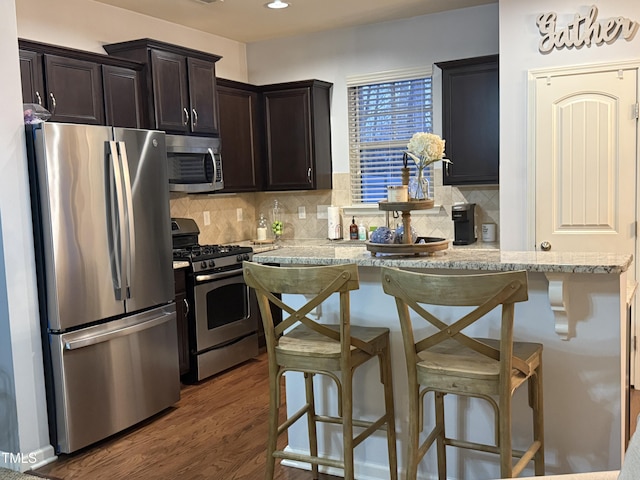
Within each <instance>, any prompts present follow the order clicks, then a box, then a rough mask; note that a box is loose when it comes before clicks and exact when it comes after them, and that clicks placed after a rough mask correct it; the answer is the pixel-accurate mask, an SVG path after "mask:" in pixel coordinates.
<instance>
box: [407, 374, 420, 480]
mask: <svg viewBox="0 0 640 480" xmlns="http://www.w3.org/2000/svg"><path fill="white" fill-rule="evenodd" d="M407 394H408V396H409V420H410V421H409V442H408V443H409V449H408V458H407V480H416V477H417V476H418V463H419V462H420V459H419V458H418V448H419V447H420V430H421V425H420V424H419V421H420V419H421V418H422V415H419V411H420V406H419V387H418V384H417V382H416V380H415V379H413V378H411V377H410V379H409V391H408V392H407Z"/></svg>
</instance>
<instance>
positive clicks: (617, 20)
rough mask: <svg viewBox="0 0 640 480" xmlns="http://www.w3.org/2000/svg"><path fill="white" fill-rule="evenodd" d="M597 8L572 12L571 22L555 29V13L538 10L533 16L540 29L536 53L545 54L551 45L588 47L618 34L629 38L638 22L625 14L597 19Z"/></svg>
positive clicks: (634, 31)
mask: <svg viewBox="0 0 640 480" xmlns="http://www.w3.org/2000/svg"><path fill="white" fill-rule="evenodd" d="M597 17H598V8H597V7H596V6H595V5H592V6H591V9H590V10H589V13H588V14H586V15H580V14H579V13H576V14H575V16H574V17H573V22H572V23H569V24H567V25H566V26H565V27H563V28H558V26H557V25H556V21H557V18H558V15H557V14H556V13H555V12H548V13H541V14H540V15H538V18H537V19H536V24H537V25H538V29H539V30H540V35H542V38H541V39H540V43H539V44H538V50H540V53H549V52H551V51H552V50H553V49H554V48H557V49H558V50H559V49H561V48H564V47H566V48H571V47H576V48H581V47H582V46H585V45H586V46H587V47H590V46H591V44H595V45H601V44H603V43H608V44H611V43H613V42H615V41H616V40H618V38H620V37H622V38H624V39H625V40H627V41H630V40H631V39H632V38H633V37H634V36H635V34H636V32H637V30H638V25H639V24H638V22H636V21H634V20H631V19H630V18H625V17H614V18H609V19H607V20H600V21H598V20H597Z"/></svg>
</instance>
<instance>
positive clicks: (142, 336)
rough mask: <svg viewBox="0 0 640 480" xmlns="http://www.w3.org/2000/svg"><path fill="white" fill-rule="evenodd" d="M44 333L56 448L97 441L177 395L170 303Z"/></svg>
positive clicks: (173, 317)
mask: <svg viewBox="0 0 640 480" xmlns="http://www.w3.org/2000/svg"><path fill="white" fill-rule="evenodd" d="M49 339H50V342H51V354H52V361H53V362H52V363H53V375H54V385H55V409H56V415H55V417H56V423H57V426H56V433H57V445H56V450H57V451H58V452H62V453H70V452H73V451H75V450H78V449H80V448H82V447H85V446H87V445H90V444H92V443H94V442H97V441H99V440H102V439H103V438H106V437H108V436H109V435H112V434H114V433H117V432H119V431H121V430H123V429H125V428H127V427H130V426H132V425H134V424H136V423H138V422H140V421H141V420H144V419H146V418H148V417H150V416H152V415H154V414H156V413H158V412H160V411H161V410H163V409H165V408H167V407H169V406H171V405H172V404H174V403H175V402H177V401H178V400H179V399H180V374H179V367H178V340H177V327H176V314H175V304H170V305H166V306H163V307H161V308H157V309H154V310H151V311H147V312H143V313H140V314H138V315H135V316H131V317H126V318H123V319H121V320H116V321H113V322H109V323H106V324H103V325H98V326H94V327H89V328H86V329H82V330H78V331H75V332H71V333H65V334H62V335H50V338H49Z"/></svg>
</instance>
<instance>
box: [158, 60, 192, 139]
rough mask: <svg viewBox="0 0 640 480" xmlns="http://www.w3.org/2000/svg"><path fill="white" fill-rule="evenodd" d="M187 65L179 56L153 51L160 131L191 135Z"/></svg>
mask: <svg viewBox="0 0 640 480" xmlns="http://www.w3.org/2000/svg"><path fill="white" fill-rule="evenodd" d="M186 68H187V64H186V60H185V57H184V56H182V55H177V54H175V53H169V52H162V51H159V50H152V51H151V70H152V74H153V100H154V102H155V107H156V108H155V111H156V128H157V129H158V130H168V131H173V132H178V133H180V132H182V133H187V132H188V131H189V119H190V118H191V114H190V112H189V111H188V110H187V109H188V108H189V103H188V100H187V93H188V90H187V72H186Z"/></svg>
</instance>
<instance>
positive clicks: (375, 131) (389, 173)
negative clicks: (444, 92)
mask: <svg viewBox="0 0 640 480" xmlns="http://www.w3.org/2000/svg"><path fill="white" fill-rule="evenodd" d="M347 87H348V102H349V106H348V108H349V164H350V179H351V201H352V203H353V204H363V203H364V204H366V203H377V202H379V201H381V200H384V199H386V198H387V186H389V185H400V184H401V183H402V181H401V178H400V174H401V172H400V169H401V168H402V166H403V161H402V157H403V151H404V150H406V148H407V143H408V141H409V139H410V138H411V136H412V135H413V134H414V133H416V132H431V131H432V130H433V125H432V97H431V69H428V70H427V69H412V70H404V71H395V72H382V73H378V74H374V75H367V76H358V77H350V78H348V79H347ZM409 166H410V167H413V168H414V169H415V166H414V165H412V164H411V163H410V164H409ZM412 174H413V172H412ZM426 174H427V175H428V178H429V179H431V177H432V170H431V167H429V168H428V169H427V170H426ZM430 188H432V187H430Z"/></svg>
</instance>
